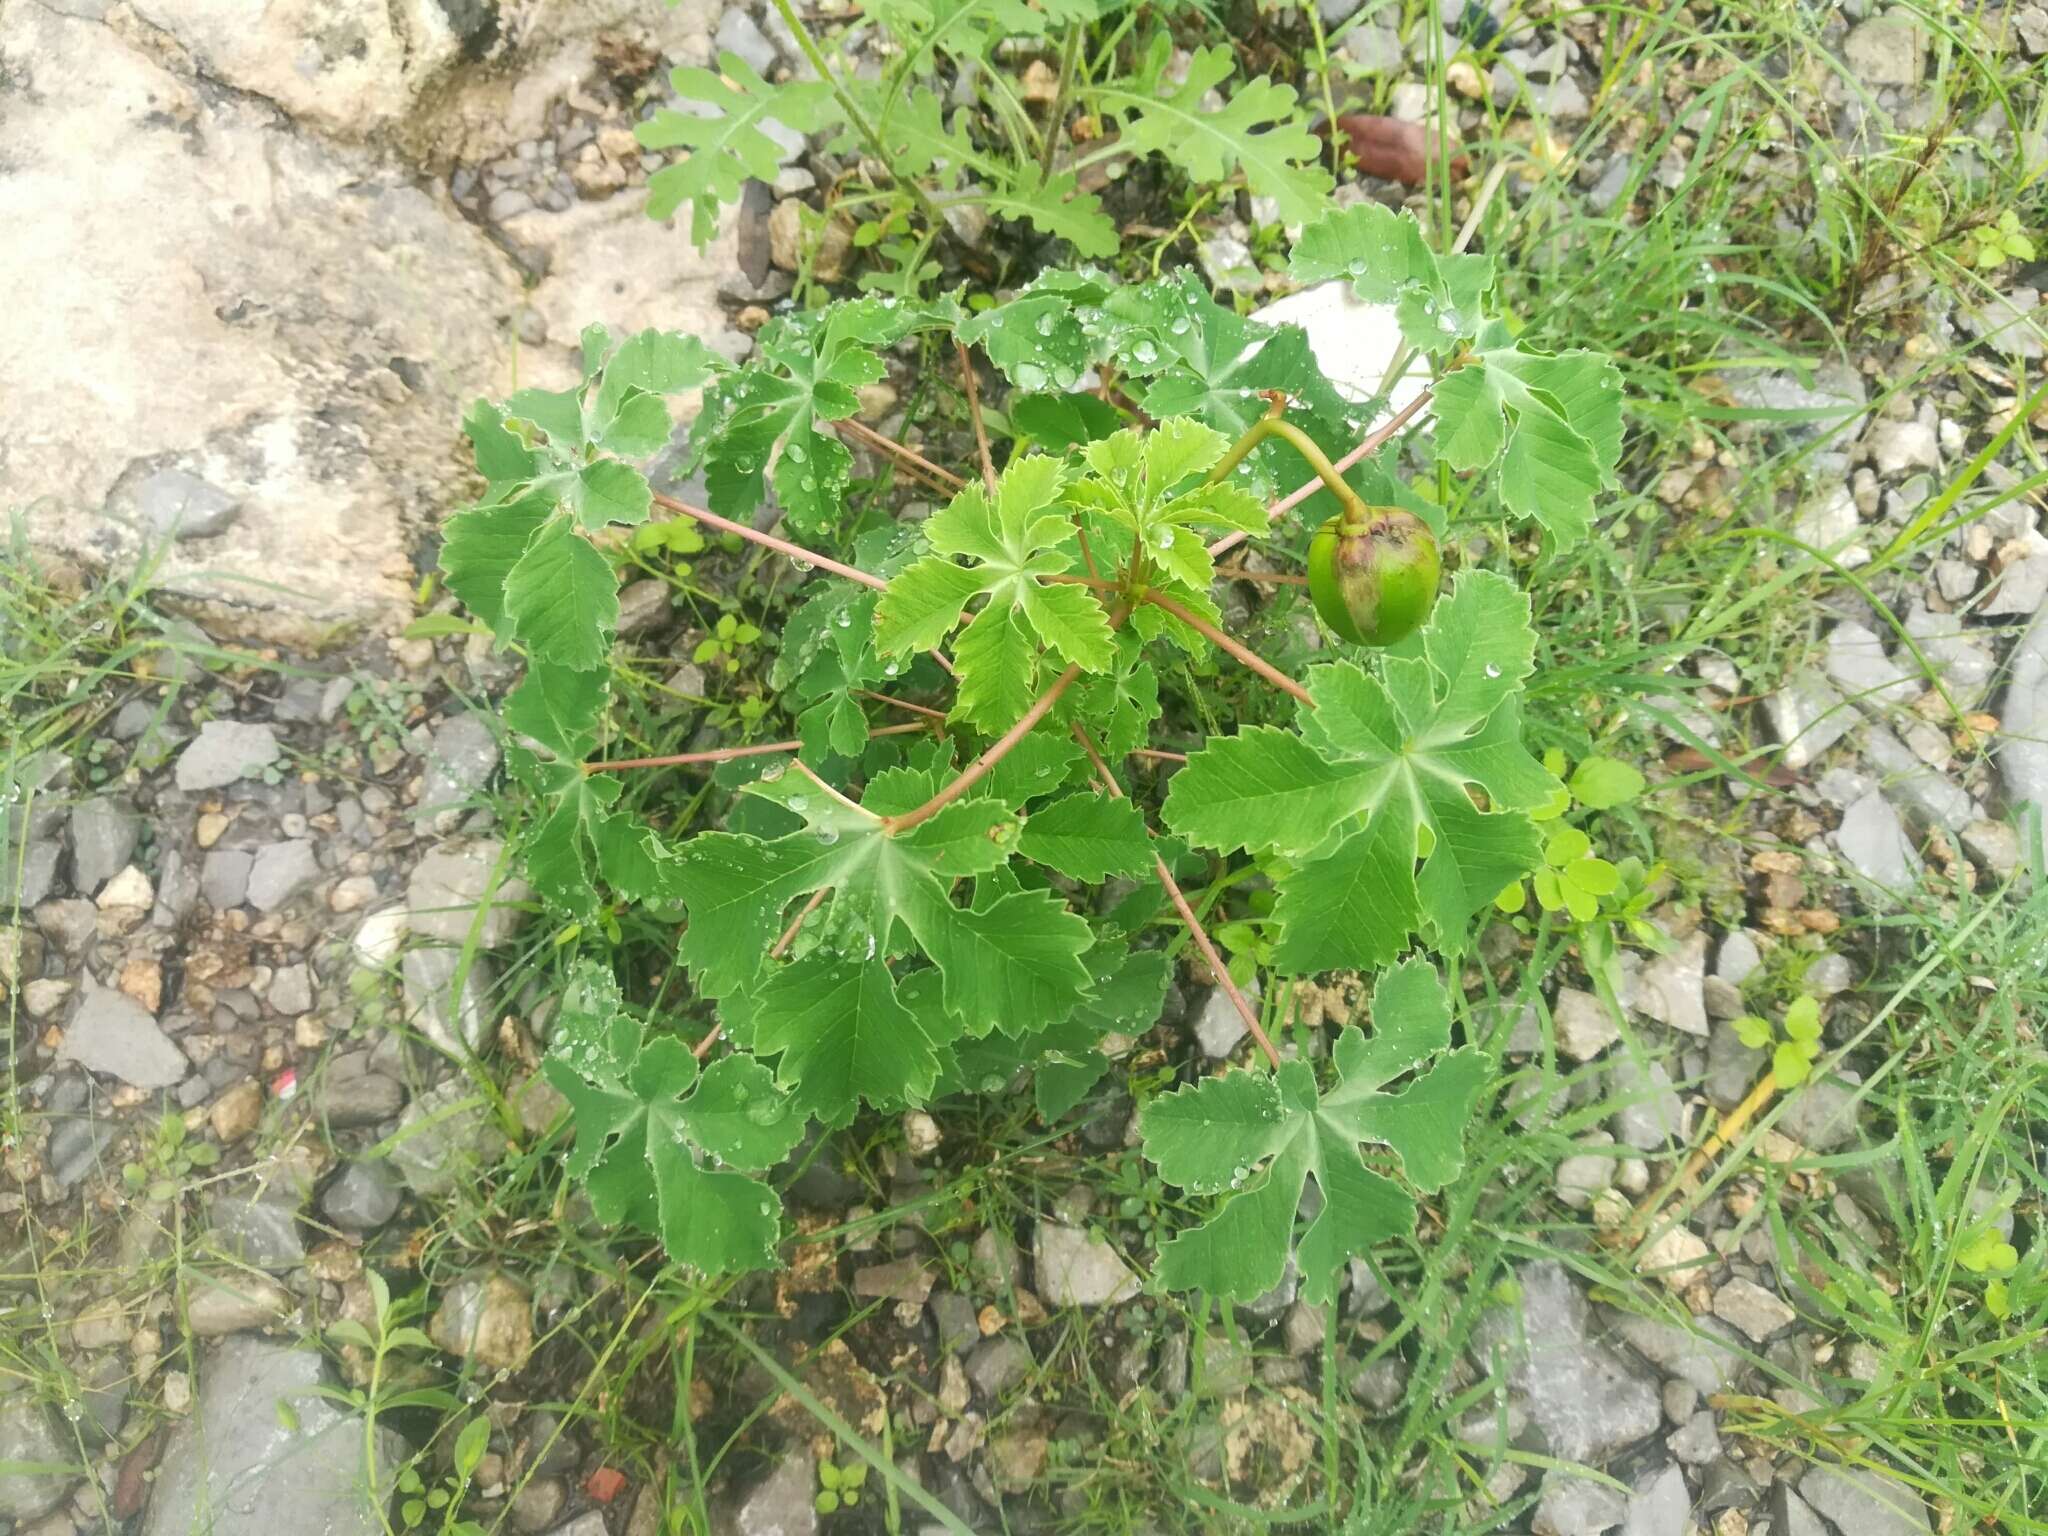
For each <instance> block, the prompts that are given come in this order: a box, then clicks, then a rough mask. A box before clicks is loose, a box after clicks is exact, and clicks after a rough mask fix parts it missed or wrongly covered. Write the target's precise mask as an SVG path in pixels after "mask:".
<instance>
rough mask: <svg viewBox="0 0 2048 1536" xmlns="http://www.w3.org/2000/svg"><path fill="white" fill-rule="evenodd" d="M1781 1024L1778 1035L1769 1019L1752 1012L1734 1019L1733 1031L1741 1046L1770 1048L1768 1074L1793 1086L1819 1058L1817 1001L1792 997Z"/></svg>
mask: <svg viewBox="0 0 2048 1536" xmlns="http://www.w3.org/2000/svg"><path fill="white" fill-rule="evenodd" d="M1782 1027H1783V1029H1784V1034H1783V1036H1782V1037H1780V1036H1779V1035H1778V1033H1777V1032H1776V1031H1774V1030H1773V1029H1772V1028H1771V1021H1770V1020H1769V1019H1766V1018H1762V1017H1759V1016H1758V1015H1756V1014H1754V1013H1746V1014H1744V1015H1743V1016H1742V1017H1741V1018H1739V1019H1737V1020H1736V1021H1735V1033H1736V1035H1737V1037H1738V1038H1740V1039H1741V1041H1742V1043H1743V1044H1744V1045H1746V1046H1748V1047H1749V1048H1750V1049H1751V1050H1753V1051H1762V1050H1768V1051H1770V1053H1771V1074H1772V1076H1774V1077H1775V1078H1776V1079H1777V1081H1778V1087H1779V1088H1781V1089H1784V1088H1796V1087H1797V1086H1798V1085H1799V1084H1801V1083H1803V1082H1805V1081H1806V1079H1807V1077H1808V1076H1809V1075H1811V1073H1812V1072H1813V1064H1814V1062H1815V1061H1817V1060H1818V1059H1819V1058H1820V1003H1819V1002H1818V1001H1817V1000H1815V999H1814V998H1811V997H1801V998H1795V999H1794V1000H1793V1002H1792V1006H1791V1007H1789V1008H1787V1009H1786V1010H1785V1018H1784V1021H1783V1026H1782ZM1774 1042H1775V1043H1774Z"/></svg>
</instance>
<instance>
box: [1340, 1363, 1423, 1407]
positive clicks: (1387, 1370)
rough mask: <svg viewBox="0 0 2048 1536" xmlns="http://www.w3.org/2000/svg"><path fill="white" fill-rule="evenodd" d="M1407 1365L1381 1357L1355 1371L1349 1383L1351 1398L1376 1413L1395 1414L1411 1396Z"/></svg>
mask: <svg viewBox="0 0 2048 1536" xmlns="http://www.w3.org/2000/svg"><path fill="white" fill-rule="evenodd" d="M1408 1377H1409V1370H1408V1362H1407V1361H1405V1360H1403V1359H1402V1358H1401V1357H1400V1356H1399V1355H1382V1356H1380V1358H1379V1359H1377V1360H1374V1361H1371V1362H1369V1363H1367V1364H1366V1365H1363V1366H1361V1367H1360V1368H1359V1369H1358V1370H1356V1371H1354V1372H1353V1373H1352V1376H1351V1380H1350V1381H1349V1382H1348V1383H1346V1386H1347V1388H1348V1390H1349V1391H1350V1393H1351V1395H1352V1397H1354V1398H1356V1399H1357V1400H1358V1401H1359V1402H1360V1403H1361V1404H1363V1405H1364V1406H1365V1407H1366V1408H1367V1409H1368V1410H1370V1411H1371V1412H1373V1413H1376V1414H1388V1413H1392V1412H1394V1410H1395V1409H1397V1408H1399V1407H1400V1406H1401V1404H1402V1403H1403V1402H1404V1401H1405V1400H1406V1398H1407V1396H1408Z"/></svg>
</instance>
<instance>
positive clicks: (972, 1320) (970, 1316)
mask: <svg viewBox="0 0 2048 1536" xmlns="http://www.w3.org/2000/svg"><path fill="white" fill-rule="evenodd" d="M929 1305H930V1307H931V1309H932V1326H933V1328H934V1329H936V1330H937V1332H938V1335H939V1350H940V1352H941V1353H942V1354H955V1353H964V1352H965V1351H966V1350H968V1349H969V1348H971V1347H972V1346H973V1345H974V1344H975V1343H976V1342H977V1341H978V1340H979V1339H980V1338H981V1327H980V1324H979V1322H978V1321H977V1319H976V1314H975V1306H974V1302H973V1300H972V1299H971V1298H969V1297H966V1296H962V1295H961V1294H960V1293H959V1292H958V1291H933V1292H932V1295H931V1301H930V1302H929Z"/></svg>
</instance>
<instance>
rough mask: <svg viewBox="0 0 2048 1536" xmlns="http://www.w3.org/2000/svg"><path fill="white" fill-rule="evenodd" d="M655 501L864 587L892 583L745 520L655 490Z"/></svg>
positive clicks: (882, 589)
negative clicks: (751, 525)
mask: <svg viewBox="0 0 2048 1536" xmlns="http://www.w3.org/2000/svg"><path fill="white" fill-rule="evenodd" d="M654 504H655V505H656V506H658V507H666V508H667V509H668V510H669V511H671V512H673V513H675V514H676V515H677V516H679V517H687V518H690V519H691V520H692V521H694V522H699V523H702V524H703V525H704V526H705V527H707V528H716V529H718V530H719V531H720V532H721V533H731V534H737V535H738V536H739V537H740V538H743V539H745V540H746V541H747V542H748V543H750V544H758V545H760V546H761V547H762V548H763V549H772V550H774V551H775V552H776V553H777V554H778V555H787V556H789V558H790V559H792V560H796V561H799V562H801V563H803V564H805V565H815V566H816V567H817V568H818V569H819V570H821V571H830V572H831V573H832V574H833V575H835V576H844V577H845V578H846V579H847V580H848V581H857V582H859V583H860V584H861V585H862V586H864V587H873V588H874V589H875V590H876V591H877V592H886V591H887V590H888V588H889V583H888V582H886V581H884V580H882V578H881V577H879V576H871V575H869V574H868V573H867V572H866V571H863V570H861V569H859V568H858V567H856V566H851V565H843V564H841V563H840V562H839V561H837V560H834V559H833V558H832V557H831V556H830V555H821V554H819V553H818V552H817V551H816V550H810V549H805V548H804V547H803V545H801V544H792V543H790V542H789V540H787V539H779V538H777V537H776V536H775V535H774V534H772V533H756V532H755V531H754V530H753V529H752V528H749V527H748V526H747V525H746V524H745V523H736V522H734V521H733V520H732V519H731V518H729V517H720V516H719V515H718V514H717V513H716V512H707V511H705V510H704V509H703V508H702V507H692V506H688V505H686V504H685V503H683V502H680V501H677V500H675V499H674V498H673V497H670V496H663V495H661V494H660V493H659V492H656V493H655V496H654Z"/></svg>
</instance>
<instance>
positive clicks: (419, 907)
mask: <svg viewBox="0 0 2048 1536" xmlns="http://www.w3.org/2000/svg"><path fill="white" fill-rule="evenodd" d="M503 853H504V845H503V844H501V843H499V842H497V841H495V840H493V839H485V840H483V841H480V842H473V843H443V844H442V845H441V846H440V847H438V848H436V849H434V850H433V852H431V853H429V854H428V855H427V856H426V857H425V858H423V859H421V860H420V862H419V863H418V864H416V865H414V866H413V872H412V878H411V879H410V880H409V881H408V882H407V884H406V892H405V900H406V908H407V913H408V923H409V926H410V927H411V929H412V931H413V932H414V933H416V934H418V935H419V936H420V937H422V938H426V939H433V940H435V941H437V942H439V943H442V944H465V943H467V942H468V939H469V930H470V927H471V924H472V923H473V922H474V921H475V920H476V918H477V913H478V911H479V909H483V918H482V921H481V924H480V929H481V932H480V940H481V942H482V944H483V947H484V948H485V949H496V948H497V947H498V946H499V945H500V944H503V943H505V942H506V941H507V940H509V939H510V938H511V937H512V935H513V933H514V932H515V931H516V930H517V929H518V926H519V924H520V922H521V921H522V920H523V919H524V917H525V914H524V913H522V912H521V911H520V910H519V905H518V904H519V903H521V902H524V901H525V900H527V898H529V897H530V896H531V895H532V894H533V890H532V888H531V887H530V886H528V885H527V883H526V882H525V881H524V880H521V879H519V878H518V877H517V876H516V875H514V874H512V872H511V869H512V865H511V861H510V860H509V859H503V857H502V856H503ZM501 861H502V862H503V865H504V868H503V869H502V871H501V870H500V869H499V865H500V863H501ZM494 873H501V874H502V875H503V878H502V879H500V880H499V881H498V883H497V888H496V890H495V892H493V893H492V894H491V898H490V905H489V906H488V907H487V908H486V907H485V905H484V903H485V893H486V892H487V891H491V885H492V876H493V874H494Z"/></svg>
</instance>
